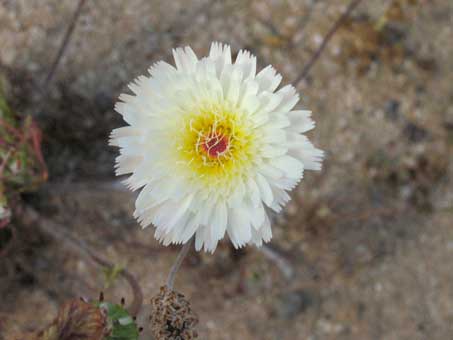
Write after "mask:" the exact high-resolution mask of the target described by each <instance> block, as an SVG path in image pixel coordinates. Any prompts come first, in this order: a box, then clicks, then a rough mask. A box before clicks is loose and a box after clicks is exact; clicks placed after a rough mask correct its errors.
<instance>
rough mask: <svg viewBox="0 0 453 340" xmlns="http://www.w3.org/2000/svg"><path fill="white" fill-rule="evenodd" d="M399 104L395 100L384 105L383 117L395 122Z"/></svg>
mask: <svg viewBox="0 0 453 340" xmlns="http://www.w3.org/2000/svg"><path fill="white" fill-rule="evenodd" d="M400 105H401V103H400V102H399V101H398V100H396V99H390V100H388V101H387V102H386V103H385V107H384V111H385V117H386V118H387V119H389V120H392V121H395V120H397V119H398V117H399V110H400Z"/></svg>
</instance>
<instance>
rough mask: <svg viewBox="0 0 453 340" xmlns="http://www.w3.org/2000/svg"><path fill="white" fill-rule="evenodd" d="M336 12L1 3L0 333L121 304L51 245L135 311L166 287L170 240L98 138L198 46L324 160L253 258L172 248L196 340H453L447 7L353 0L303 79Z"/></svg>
mask: <svg viewBox="0 0 453 340" xmlns="http://www.w3.org/2000/svg"><path fill="white" fill-rule="evenodd" d="M348 5H349V2H348V1H342V0H322V1H321V0H320V1H315V0H266V1H258V0H229V1H216V0H184V1H183V0H173V1H165V0H129V1H121V0H109V1H101V0H98V1H89V0H88V1H85V3H84V5H83V7H82V8H81V9H80V12H79V13H78V14H79V17H78V18H77V20H76V21H74V20H73V18H74V15H75V13H76V12H75V11H76V10H77V6H78V1H74V0H0V79H1V84H2V85H1V87H2V91H1V93H2V94H1V95H0V113H1V117H0V122H1V125H0V141H1V143H0V158H1V159H0V175H1V177H0V178H1V181H0V202H1V205H2V208H1V209H0V217H1V221H2V222H1V223H0V297H1V298H0V301H1V303H0V339H2V340H3V339H5V340H6V339H7V340H10V339H15V336H17V334H20V333H23V332H29V331H33V330H38V329H41V328H42V327H43V326H44V325H46V324H47V323H49V322H50V321H52V319H53V318H54V317H55V315H56V313H57V310H58V307H59V306H60V305H61V304H62V303H63V302H64V301H65V300H67V299H70V298H74V297H80V296H83V297H88V298H96V297H97V296H98V294H99V292H100V291H101V290H102V291H104V294H105V295H106V297H108V298H109V299H110V300H116V301H119V300H120V299H121V297H125V298H126V301H128V300H130V299H131V293H130V291H129V288H128V286H127V284H125V283H124V282H122V281H121V280H119V281H118V282H117V280H109V278H111V277H112V275H110V274H111V273H106V272H103V271H102V270H100V268H99V266H96V265H94V264H93V263H92V262H90V261H88V260H87V259H86V258H85V257H84V256H83V254H80V253H78V252H77V251H74V250H73V249H70V247H68V246H67V245H66V244H65V243H64V242H62V237H61V233H63V235H66V233H69V234H70V235H73V236H74V237H77V239H79V240H81V241H82V242H83V243H84V244H85V245H86V246H87V247H89V248H90V249H94V250H95V251H96V252H97V253H98V254H101V255H102V256H103V257H104V258H107V259H109V261H110V262H111V263H112V264H115V265H116V266H120V267H125V268H127V270H128V271H129V272H131V273H132V274H133V275H134V276H135V278H136V280H137V282H138V283H139V284H140V285H141V286H142V289H143V294H144V296H145V302H148V301H149V299H150V298H151V296H153V295H155V294H156V293H157V291H158V289H159V287H160V286H161V285H162V284H163V283H164V282H165V279H166V275H167V273H168V269H169V268H170V266H171V264H172V262H173V261H174V258H175V256H176V254H177V251H178V248H177V247H163V246H161V245H159V244H158V243H157V242H156V241H155V240H154V239H153V230H152V229H151V228H150V229H145V230H141V228H139V226H138V224H137V222H136V221H135V220H134V219H133V218H132V211H133V200H134V194H132V193H130V192H128V191H126V190H125V188H124V187H123V186H122V185H121V184H120V182H119V181H118V179H116V178H115V177H114V175H113V163H114V158H115V155H116V153H117V150H115V149H114V148H111V147H109V146H108V145H107V140H108V135H109V133H110V131H111V129H112V128H115V127H118V126H121V125H123V124H124V123H123V122H122V121H121V119H120V116H119V115H118V114H116V113H115V112H114V111H113V105H114V103H115V101H116V99H117V97H118V95H119V94H120V93H122V92H124V91H127V89H126V84H127V83H128V82H129V81H130V80H132V79H133V78H135V77H136V76H138V75H140V74H143V73H145V71H146V70H147V68H148V67H149V66H150V65H151V64H152V63H153V62H156V61H158V60H161V59H163V60H165V61H168V62H172V58H171V49H172V48H174V47H177V46H184V45H190V46H191V47H192V48H193V49H194V50H195V52H196V53H197V54H198V56H202V55H204V54H206V53H207V52H208V49H209V46H210V43H211V41H221V42H225V43H228V44H231V45H232V49H233V53H237V51H238V50H239V49H241V48H246V49H248V50H250V51H251V52H252V53H254V54H256V55H257V57H258V63H259V68H262V67H264V66H266V65H267V64H272V65H274V67H275V68H276V69H277V70H278V71H279V72H280V73H282V75H283V79H284V83H292V84H294V85H295V86H297V88H298V90H299V91H300V92H301V98H302V100H301V103H300V104H299V105H300V107H303V108H308V109H310V110H312V111H313V117H314V119H315V120H316V123H317V127H316V129H315V130H314V131H313V132H311V133H310V138H312V139H313V140H314V142H315V145H316V146H318V147H320V148H321V149H323V150H326V152H327V157H326V160H325V162H324V167H323V171H322V172H319V173H315V172H307V173H306V174H305V178H304V180H303V181H302V183H301V185H299V187H298V189H297V190H296V191H295V192H293V195H292V197H293V199H292V201H291V203H290V204H289V205H288V206H287V208H286V209H285V210H284V213H283V214H281V215H278V216H273V219H274V227H273V232H274V238H273V239H272V241H271V243H270V245H269V247H268V248H266V250H265V251H264V252H263V251H262V250H258V249H256V248H254V247H247V248H245V249H243V250H241V251H234V250H233V249H231V246H230V245H229V244H228V242H224V243H222V244H221V245H220V246H219V248H218V249H217V251H216V252H215V253H214V255H206V254H203V253H198V254H195V252H193V253H191V254H190V255H189V257H188V260H187V261H186V263H185V264H184V267H183V270H181V272H180V273H179V274H178V278H177V282H176V289H177V290H178V291H180V292H183V293H184V294H185V295H186V296H187V297H188V298H189V300H190V301H191V303H192V306H193V308H194V309H195V310H196V311H197V313H198V315H199V319H200V323H199V327H198V331H199V334H200V338H201V339H219V340H220V339H225V340H226V339H241V340H248V339H263V340H268V339H269V340H271V339H313V340H315V339H361V340H365V339H452V337H453V283H452V282H453V263H452V258H453V185H452V184H453V183H452V178H453V157H452V156H453V152H452V151H453V87H452V83H453V58H452V57H451V56H452V54H453V3H452V2H451V1H450V0H432V1H429V0H385V1H366V0H363V1H361V2H360V1H358V2H357V6H356V7H355V8H354V9H353V10H352V11H351V13H350V15H348V16H347V17H345V18H344V20H343V21H342V24H341V25H340V26H339V27H337V29H336V30H335V31H331V32H332V33H333V35H331V39H330V41H328V44H327V45H326V47H325V49H324V50H323V51H322V53H321V54H320V55H319V57H318V58H317V59H316V60H315V63H314V64H313V66H312V67H310V68H309V69H308V71H309V72H308V73H307V72H304V69H305V70H306V67H307V63H308V62H309V61H310V59H311V58H312V56H313V54H314V53H315V52H316V51H317V50H318V49H319V47H320V46H321V45H322V44H323V41H324V39H325V36H326V34H328V32H329V30H331V28H332V25H333V24H334V23H335V22H336V20H338V18H339V17H341V15H342V13H344V12H345V10H347V8H348V7H347V6H348ZM76 14H77V13H76ZM71 22H72V23H74V25H73V28H74V29H73V32H72V34H71V35H70V37H69V39H68V40H67V45H66V47H65V49H64V51H63V52H64V53H63V54H62V57H61V58H60V60H59V64H58V67H56V68H53V66H52V64H53V62H54V60H55V58H56V56H57V54H58V51H59V49H60V47H61V44H62V41H63V40H64V37H65V32H67V29H68V27H70V25H71ZM46 79H47V80H46ZM58 235H60V236H59V237H58ZM56 236H57V237H56ZM63 238H64V237H63ZM276 259H277V261H276ZM110 281H115V282H113V283H112V282H110ZM109 283H110V284H109Z"/></svg>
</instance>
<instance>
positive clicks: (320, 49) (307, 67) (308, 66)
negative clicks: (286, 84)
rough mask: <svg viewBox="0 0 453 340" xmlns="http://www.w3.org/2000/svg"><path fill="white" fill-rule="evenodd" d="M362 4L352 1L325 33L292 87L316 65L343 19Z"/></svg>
mask: <svg viewBox="0 0 453 340" xmlns="http://www.w3.org/2000/svg"><path fill="white" fill-rule="evenodd" d="M361 2H362V0H352V1H351V2H350V3H349V5H348V7H347V8H346V10H345V11H344V13H343V14H342V15H341V16H340V17H339V18H338V20H337V21H335V23H334V24H333V25H332V27H331V28H330V30H329V31H328V32H327V34H326V36H325V37H324V39H323V40H322V42H321V45H319V47H318V49H317V50H316V51H315V53H313V55H312V56H311V58H310V60H309V61H308V62H307V63H306V64H305V66H304V68H303V69H302V72H301V73H300V74H299V75H298V76H297V78H296V80H294V86H297V85H298V84H299V83H300V82H301V81H302V80H304V79H305V78H306V77H307V75H308V73H309V72H310V70H311V68H312V67H313V65H314V64H315V63H316V61H317V60H318V59H319V57H320V56H321V54H322V52H323V51H324V49H325V48H326V46H327V44H328V42H329V41H330V39H332V37H333V35H334V34H335V32H336V31H337V30H338V29H339V28H340V26H341V25H342V24H343V22H344V21H345V19H346V18H347V17H348V16H349V15H350V14H351V13H352V11H353V10H354V9H355V8H356V7H357V6H358V5H359V4H360V3H361Z"/></svg>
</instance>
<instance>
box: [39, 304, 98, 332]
mask: <svg viewBox="0 0 453 340" xmlns="http://www.w3.org/2000/svg"><path fill="white" fill-rule="evenodd" d="M106 328H107V318H106V315H105V313H104V312H103V311H102V309H100V308H98V307H96V306H94V305H92V304H90V303H87V302H84V301H81V300H71V301H69V302H67V303H66V304H64V305H63V306H62V307H61V308H60V310H59V312H58V316H57V318H56V319H55V320H54V322H52V324H51V325H50V326H49V327H48V328H46V329H45V330H44V331H42V332H40V333H39V334H38V336H37V338H36V339H37V340H76V339H77V340H81V339H85V340H102V339H104V335H105V331H106Z"/></svg>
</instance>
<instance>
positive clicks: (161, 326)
mask: <svg viewBox="0 0 453 340" xmlns="http://www.w3.org/2000/svg"><path fill="white" fill-rule="evenodd" d="M150 320H151V332H152V334H153V336H154V338H155V339H156V340H183V339H184V340H190V339H195V338H197V337H198V334H197V332H196V331H195V326H196V325H197V323H198V318H197V316H196V314H195V312H194V311H192V309H191V308H190V303H189V301H187V300H186V299H185V298H184V295H182V294H179V293H177V292H175V291H172V290H170V289H168V288H167V287H166V286H164V287H161V289H160V292H159V294H158V295H156V296H155V297H154V298H152V300H151V317H150Z"/></svg>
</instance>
